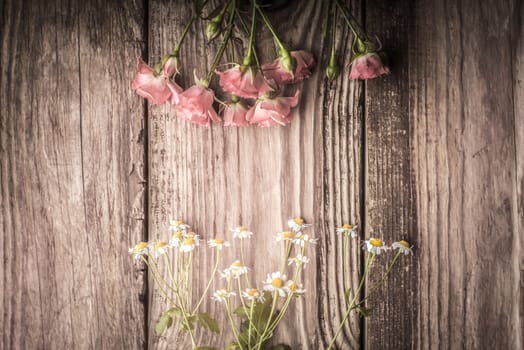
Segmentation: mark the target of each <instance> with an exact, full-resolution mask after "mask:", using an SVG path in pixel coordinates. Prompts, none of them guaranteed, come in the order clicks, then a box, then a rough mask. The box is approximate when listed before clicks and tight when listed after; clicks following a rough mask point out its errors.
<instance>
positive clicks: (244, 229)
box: [238, 226, 249, 232]
mask: <svg viewBox="0 0 524 350" xmlns="http://www.w3.org/2000/svg"><path fill="white" fill-rule="evenodd" d="M238 230H239V231H240V232H246V231H247V230H249V229H248V228H247V227H245V226H240V227H239V228H238Z"/></svg>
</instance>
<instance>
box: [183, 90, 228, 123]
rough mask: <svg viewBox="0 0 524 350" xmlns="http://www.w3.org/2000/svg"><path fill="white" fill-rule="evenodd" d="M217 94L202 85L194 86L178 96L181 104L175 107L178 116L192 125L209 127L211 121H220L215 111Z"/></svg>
mask: <svg viewBox="0 0 524 350" xmlns="http://www.w3.org/2000/svg"><path fill="white" fill-rule="evenodd" d="M214 97H215V93H214V92H213V90H211V89H208V88H206V87H205V86H202V85H193V86H191V87H190V88H189V89H187V90H185V91H184V92H182V93H180V94H179V95H178V98H179V102H178V104H176V105H175V111H176V114H177V116H179V117H180V118H182V119H186V120H188V121H190V122H191V123H195V124H199V125H203V126H207V125H209V120H210V119H211V120H212V121H214V122H217V121H219V120H220V118H219V117H218V114H217V112H215V110H214V109H213V100H214Z"/></svg>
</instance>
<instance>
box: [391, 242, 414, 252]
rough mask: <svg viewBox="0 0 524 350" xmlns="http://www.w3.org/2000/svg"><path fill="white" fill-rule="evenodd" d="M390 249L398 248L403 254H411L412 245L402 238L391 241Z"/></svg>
mask: <svg viewBox="0 0 524 350" xmlns="http://www.w3.org/2000/svg"><path fill="white" fill-rule="evenodd" d="M391 249H398V250H399V251H400V252H401V253H403V254H405V255H409V254H413V250H412V249H413V246H412V245H410V244H409V243H408V242H407V241H405V240H403V239H402V240H400V241H398V242H395V243H393V244H392V245H391Z"/></svg>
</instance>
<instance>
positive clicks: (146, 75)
mask: <svg viewBox="0 0 524 350" xmlns="http://www.w3.org/2000/svg"><path fill="white" fill-rule="evenodd" d="M131 86H132V87H133V89H134V90H135V91H136V93H137V94H139V95H140V96H142V97H145V98H147V99H148V100H149V101H150V102H152V103H154V104H157V105H163V104H164V103H166V101H167V100H169V99H170V98H172V97H173V94H177V93H179V92H181V91H182V88H181V87H180V86H178V85H177V84H176V83H174V82H172V81H170V80H169V79H167V78H166V77H164V76H163V75H162V74H157V73H156V72H155V70H154V69H153V68H151V67H149V66H148V65H147V64H145V63H144V61H143V60H142V59H141V58H138V63H137V73H136V75H135V78H134V79H133V82H132V84H131Z"/></svg>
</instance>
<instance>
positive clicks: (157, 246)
mask: <svg viewBox="0 0 524 350" xmlns="http://www.w3.org/2000/svg"><path fill="white" fill-rule="evenodd" d="M166 245H167V242H164V241H160V242H158V243H157V244H156V245H155V249H156V250H159V249H162V248H163V247H165V246H166Z"/></svg>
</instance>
